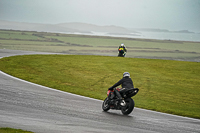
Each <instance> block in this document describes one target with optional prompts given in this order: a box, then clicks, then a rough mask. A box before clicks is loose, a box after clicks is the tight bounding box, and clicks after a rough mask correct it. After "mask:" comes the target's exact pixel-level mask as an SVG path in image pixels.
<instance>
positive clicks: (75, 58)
mask: <svg viewBox="0 0 200 133" xmlns="http://www.w3.org/2000/svg"><path fill="white" fill-rule="evenodd" d="M0 70H2V71H4V72H6V73H8V74H10V75H13V76H15V77H18V78H21V79H24V80H27V81H30V82H33V83H37V84H41V85H44V86H48V87H51V88H55V89H59V90H62V91H67V92H71V93H75V94H79V95H84V96H87V97H92V98H96V99H101V100H103V99H104V98H105V97H106V92H107V89H108V88H109V87H110V86H112V85H113V84H114V83H115V82H117V81H118V80H119V79H121V78H122V74H123V72H125V71H128V72H130V74H131V78H132V79H133V82H134V85H135V87H137V88H139V89H140V91H139V93H138V94H137V95H136V96H134V97H133V99H134V100H135V103H136V107H140V108H145V109H150V110H155V111H160V112H165V113H171V114H176V115H181V116H187V117H193V118H200V114H199V112H200V104H199V101H200V91H199V89H200V77H199V75H200V63H197V62H183V61H172V60H158V59H156V60H155V59H137V58H119V57H107V56H91V55H84V56H83V55H24V56H13V57H6V58H3V59H1V60H0Z"/></svg>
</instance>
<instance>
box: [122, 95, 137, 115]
mask: <svg viewBox="0 0 200 133" xmlns="http://www.w3.org/2000/svg"><path fill="white" fill-rule="evenodd" d="M125 102H126V106H125V107H122V109H121V112H122V114H124V115H128V114H130V113H131V112H132V111H133V109H134V106H135V102H134V100H133V99H132V98H127V99H125Z"/></svg>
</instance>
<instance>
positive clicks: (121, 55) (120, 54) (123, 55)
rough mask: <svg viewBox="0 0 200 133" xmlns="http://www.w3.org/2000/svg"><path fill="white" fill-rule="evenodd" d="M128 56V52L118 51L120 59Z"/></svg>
mask: <svg viewBox="0 0 200 133" xmlns="http://www.w3.org/2000/svg"><path fill="white" fill-rule="evenodd" d="M125 56H126V52H125V51H124V50H122V49H118V57H125Z"/></svg>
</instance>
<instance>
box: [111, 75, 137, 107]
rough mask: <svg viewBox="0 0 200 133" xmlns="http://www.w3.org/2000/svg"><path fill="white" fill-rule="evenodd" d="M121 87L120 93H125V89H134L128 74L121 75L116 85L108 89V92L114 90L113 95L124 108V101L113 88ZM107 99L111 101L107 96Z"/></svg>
mask: <svg viewBox="0 0 200 133" xmlns="http://www.w3.org/2000/svg"><path fill="white" fill-rule="evenodd" d="M119 85H121V86H122V89H120V92H122V93H123V92H125V91H126V89H130V88H134V85H133V81H132V79H131V78H130V73H129V72H124V73H123V78H122V79H120V80H119V81H118V82H117V83H115V84H114V85H113V86H111V87H110V88H108V90H114V93H115V94H116V95H117V96H118V97H119V99H120V105H122V106H124V105H125V101H124V100H123V99H122V96H121V95H120V93H119V91H117V90H115V89H114V88H115V87H117V86H119ZM110 94H111V93H110ZM108 99H109V100H111V96H110V95H108Z"/></svg>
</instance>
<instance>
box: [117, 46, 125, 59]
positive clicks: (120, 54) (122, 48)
mask: <svg viewBox="0 0 200 133" xmlns="http://www.w3.org/2000/svg"><path fill="white" fill-rule="evenodd" d="M118 52H119V54H118V56H122V57H124V56H125V55H126V52H127V49H126V46H125V45H124V44H123V43H122V44H121V45H120V46H119V48H118Z"/></svg>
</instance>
